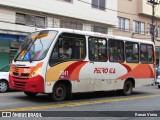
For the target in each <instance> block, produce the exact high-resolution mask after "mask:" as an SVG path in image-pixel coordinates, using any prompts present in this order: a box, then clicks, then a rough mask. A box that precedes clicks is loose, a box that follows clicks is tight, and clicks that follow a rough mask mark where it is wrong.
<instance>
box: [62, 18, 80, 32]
mask: <svg viewBox="0 0 160 120" xmlns="http://www.w3.org/2000/svg"><path fill="white" fill-rule="evenodd" d="M60 27H61V28H70V29H76V30H83V23H79V22H76V21H69V20H61V21H60Z"/></svg>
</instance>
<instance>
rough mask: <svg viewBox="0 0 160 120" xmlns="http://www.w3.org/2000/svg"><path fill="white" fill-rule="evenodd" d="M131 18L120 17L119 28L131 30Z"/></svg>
mask: <svg viewBox="0 0 160 120" xmlns="http://www.w3.org/2000/svg"><path fill="white" fill-rule="evenodd" d="M129 21H130V20H129V19H126V18H122V17H118V25H117V28H118V29H119V30H124V31H129Z"/></svg>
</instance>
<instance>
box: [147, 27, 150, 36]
mask: <svg viewBox="0 0 160 120" xmlns="http://www.w3.org/2000/svg"><path fill="white" fill-rule="evenodd" d="M147 35H151V24H147Z"/></svg>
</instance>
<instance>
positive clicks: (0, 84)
mask: <svg viewBox="0 0 160 120" xmlns="http://www.w3.org/2000/svg"><path fill="white" fill-rule="evenodd" d="M8 89H9V86H8V82H7V81H5V80H0V93H4V92H6V91H7V90H8Z"/></svg>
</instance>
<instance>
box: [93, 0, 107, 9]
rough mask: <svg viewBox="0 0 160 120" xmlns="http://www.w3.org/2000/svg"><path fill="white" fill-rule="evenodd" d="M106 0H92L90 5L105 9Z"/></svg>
mask: <svg viewBox="0 0 160 120" xmlns="http://www.w3.org/2000/svg"><path fill="white" fill-rule="evenodd" d="M105 4H106V0H92V7H93V8H97V9H100V10H105Z"/></svg>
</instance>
